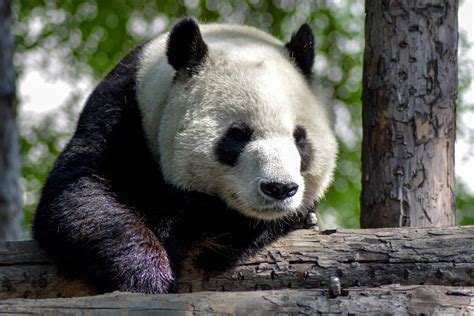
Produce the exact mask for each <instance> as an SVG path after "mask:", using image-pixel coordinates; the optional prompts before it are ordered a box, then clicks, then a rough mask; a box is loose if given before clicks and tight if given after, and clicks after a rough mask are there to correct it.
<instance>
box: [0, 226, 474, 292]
mask: <svg viewBox="0 0 474 316" xmlns="http://www.w3.org/2000/svg"><path fill="white" fill-rule="evenodd" d="M473 246H474V226H464V227H442V228H390V229H361V230H349V229H338V230H337V231H326V232H323V233H321V234H319V233H318V232H317V231H314V230H299V231H296V232H293V233H292V234H290V235H289V236H287V237H286V238H283V239H281V240H280V241H278V242H276V243H274V244H272V245H270V246H269V247H267V248H266V249H263V250H261V251H260V252H259V253H258V254H256V255H255V256H253V257H251V258H248V259H247V260H245V261H243V262H241V263H240V264H238V265H237V266H236V267H235V268H233V269H231V270H229V271H227V272H225V273H220V274H207V273H203V272H202V271H197V270H193V269H192V268H186V269H184V270H183V272H182V276H181V278H180V284H181V287H180V291H181V292H199V291H249V290H275V289H286V288H300V289H302V288H303V289H304V288H326V287H327V284H328V280H329V278H330V277H331V276H337V277H339V279H340V281H341V285H342V287H343V288H347V287H353V286H369V287H371V286H380V285H384V284H394V283H399V284H403V285H419V284H431V285H450V286H472V285H474V252H473V251H472V249H473ZM90 294H95V293H94V291H93V290H92V289H91V288H89V287H87V286H85V285H84V284H83V283H81V282H80V281H77V280H69V279H67V278H65V276H64V275H62V274H60V273H58V271H57V269H56V267H55V266H54V264H52V263H51V261H50V260H49V259H48V258H47V257H46V256H45V255H44V253H43V252H42V251H41V250H40V249H39V248H38V247H37V245H36V244H35V243H34V242H32V241H28V242H6V243H0V299H6V298H19V297H24V298H46V297H70V296H81V295H90Z"/></svg>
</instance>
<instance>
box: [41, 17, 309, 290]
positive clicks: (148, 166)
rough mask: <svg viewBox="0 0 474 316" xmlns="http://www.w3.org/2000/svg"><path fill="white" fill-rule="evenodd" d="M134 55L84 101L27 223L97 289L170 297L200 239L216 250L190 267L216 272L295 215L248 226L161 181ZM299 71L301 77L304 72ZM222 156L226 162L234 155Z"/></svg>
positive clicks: (190, 26) (63, 263)
mask: <svg viewBox="0 0 474 316" xmlns="http://www.w3.org/2000/svg"><path fill="white" fill-rule="evenodd" d="M180 23H181V24H182V25H185V26H187V29H185V30H184V31H183V30H182V33H183V34H180V36H194V35H195V34H192V33H193V32H195V27H194V26H195V23H194V21H192V20H190V19H186V20H184V21H181V22H180ZM304 31H305V32H307V29H306V27H305V29H304ZM309 32H310V31H309ZM311 38H312V33H311ZM297 39H298V41H296V42H294V43H293V44H288V46H287V47H289V49H291V50H292V51H301V47H295V46H297V45H301V43H302V40H301V39H300V38H297ZM177 43H178V44H177V45H176V46H173V45H170V47H169V48H168V49H169V50H168V58H169V60H170V64H171V65H172V66H174V67H177V68H179V67H185V68H186V69H193V68H195V66H196V65H195V63H198V62H199V60H197V61H196V60H190V59H189V58H190V57H189V55H187V54H186V49H189V47H188V48H187V47H180V45H179V42H177ZM303 44H304V43H303ZM196 47H197V49H199V50H200V54H202V55H200V56H198V59H199V58H202V57H203V56H205V54H206V50H205V47H200V46H199V45H198V46H196V45H194V46H193V48H192V49H194V48H196ZM312 49H313V47H312V46H311V54H313V52H312ZM141 51H142V46H139V47H137V48H135V49H134V50H133V51H131V52H130V53H129V54H128V55H127V56H126V57H125V58H123V60H122V61H120V63H119V64H118V65H117V66H116V67H115V68H114V69H113V70H112V71H110V73H109V74H108V75H107V76H106V77H105V78H104V79H103V80H102V81H101V82H100V83H99V84H98V86H97V87H96V88H95V90H94V91H93V93H92V94H91V95H90V97H89V98H88V100H87V103H86V105H85V107H84V109H83V111H82V113H81V115H80V118H79V121H78V124H77V129H76V131H75V133H74V135H73V137H72V139H71V140H70V141H69V143H68V144H67V146H66V147H65V148H64V150H63V151H62V153H61V154H60V156H59V157H58V158H57V160H56V162H55V164H54V167H53V169H52V171H51V173H50V174H49V177H48V179H47V181H46V183H45V185H44V189H43V191H42V196H41V200H40V202H39V205H38V208H37V210H36V213H35V216H34V222H33V226H32V232H33V236H34V238H35V239H36V240H38V241H39V243H40V246H41V247H43V248H44V249H45V250H46V251H47V252H48V254H49V255H51V256H52V257H54V258H55V259H56V260H57V262H58V263H59V266H60V268H62V269H64V270H65V271H66V272H68V273H71V274H73V275H78V276H80V277H82V278H84V279H86V280H88V281H89V282H90V283H91V284H92V285H94V286H95V287H96V288H97V290H98V291H99V292H106V291H112V290H122V291H136V292H146V293H164V292H172V291H176V289H177V283H176V281H177V277H178V273H179V270H180V268H181V267H180V264H181V263H182V262H183V260H185V259H186V257H187V256H188V254H189V251H190V249H191V248H192V247H196V245H198V246H199V243H200V242H204V241H206V240H212V244H213V245H219V246H218V247H208V246H206V243H205V242H204V243H203V244H202V246H201V248H200V250H199V254H198V255H197V256H196V257H195V258H194V260H193V262H194V263H195V264H196V265H197V266H198V267H200V268H203V269H207V270H222V269H225V268H227V267H229V266H230V265H232V264H233V263H235V262H236V260H238V259H239V258H241V257H242V255H245V254H248V253H251V252H252V251H254V250H256V249H259V248H260V247H262V246H263V245H265V244H267V243H269V242H271V241H273V240H275V239H277V238H278V237H280V236H283V235H285V234H286V233H288V232H289V231H291V230H293V229H295V228H298V227H301V226H302V223H303V216H304V214H300V215H298V214H297V215H294V216H293V217H292V218H286V219H285V220H284V221H280V222H277V223H275V222H266V221H255V220H253V219H249V218H247V217H245V216H244V215H241V214H240V213H239V212H237V211H235V210H232V209H229V208H228V207H227V206H226V204H225V203H224V202H223V201H221V200H220V199H218V198H216V197H211V196H209V195H206V194H201V193H196V192H186V191H182V190H179V189H176V188H174V187H172V186H170V185H167V184H166V183H165V182H164V180H163V178H162V175H161V173H160V168H159V166H158V164H157V163H156V160H155V159H153V157H152V154H151V153H150V150H149V149H148V147H147V143H146V140H145V138H144V131H143V129H142V123H141V117H140V112H139V109H138V105H137V97H136V80H135V77H136V76H135V75H136V72H137V67H138V58H139V56H140V54H141ZM311 54H310V55H309V56H303V57H301V56H300V57H298V55H295V57H296V58H297V59H298V60H297V61H296V64H297V65H299V66H301V67H309V66H311V65H312V60H308V58H309V59H312V58H313V57H314V55H311ZM193 56H196V54H193ZM310 64H311V65H310ZM303 73H304V74H305V75H309V74H310V72H309V70H308V69H303ZM301 133H304V132H301ZM303 148H304V146H303ZM222 155H223V156H225V150H224V153H223V154H222ZM222 159H223V160H226V159H227V160H228V161H229V163H231V164H232V162H233V161H234V162H235V159H236V157H227V158H226V157H224V158H222Z"/></svg>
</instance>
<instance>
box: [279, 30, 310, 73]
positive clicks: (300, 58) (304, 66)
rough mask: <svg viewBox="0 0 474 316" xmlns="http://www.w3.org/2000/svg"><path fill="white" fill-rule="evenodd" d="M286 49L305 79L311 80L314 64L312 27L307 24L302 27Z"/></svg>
mask: <svg viewBox="0 0 474 316" xmlns="http://www.w3.org/2000/svg"><path fill="white" fill-rule="evenodd" d="M285 47H286V49H287V50H288V53H289V54H290V57H291V58H292V59H293V60H294V61H295V63H296V65H297V66H298V68H300V70H301V71H302V72H303V74H304V75H305V77H306V78H308V79H311V76H312V68H313V63H314V35H313V31H312V30H311V27H310V26H309V25H308V24H307V23H305V24H303V25H301V26H300V28H299V30H298V31H297V32H296V33H293V35H292V36H291V40H290V41H289V42H288V43H286V44H285Z"/></svg>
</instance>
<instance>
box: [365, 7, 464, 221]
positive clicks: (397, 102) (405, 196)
mask: <svg viewBox="0 0 474 316" xmlns="http://www.w3.org/2000/svg"><path fill="white" fill-rule="evenodd" d="M457 5H458V1H456V0H423V1H411V0H399V1H388V0H386V1H380V0H366V14H367V16H366V25H365V36H366V48H365V55H364V76H363V128H364V135H363V149H362V195H361V226H362V227H364V228H373V227H401V226H411V227H417V226H445V225H454V224H455V195H454V141H455V131H456V117H455V111H456V97H457V42H458V24H457Z"/></svg>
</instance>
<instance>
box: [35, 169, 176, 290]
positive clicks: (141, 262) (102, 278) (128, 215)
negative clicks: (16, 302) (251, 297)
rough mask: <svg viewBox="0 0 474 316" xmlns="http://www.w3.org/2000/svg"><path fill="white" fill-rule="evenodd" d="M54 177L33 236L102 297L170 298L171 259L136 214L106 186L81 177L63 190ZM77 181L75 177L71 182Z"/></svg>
mask: <svg viewBox="0 0 474 316" xmlns="http://www.w3.org/2000/svg"><path fill="white" fill-rule="evenodd" d="M58 176H60V175H59V174H57V173H56V174H53V175H52V177H51V179H50V181H49V182H50V183H49V185H46V187H45V190H44V192H43V198H42V200H41V202H40V205H39V207H38V209H37V212H36V216H35V220H34V225H33V234H34V237H35V239H37V240H38V241H39V243H40V245H41V246H42V248H44V249H46V250H47V252H48V253H49V254H50V255H52V256H54V257H55V258H56V259H57V260H58V262H59V266H60V268H61V267H63V268H65V269H67V270H66V272H70V273H73V274H74V275H77V274H78V273H77V272H78V271H79V272H80V275H79V276H80V277H83V278H85V279H87V280H89V281H90V282H91V283H92V284H93V285H95V286H96V287H97V288H98V291H99V292H108V291H113V290H120V291H132V292H144V293H165V292H169V291H170V290H172V289H174V288H175V277H174V273H173V270H172V264H171V262H170V258H169V256H168V254H167V252H166V250H165V248H164V247H163V244H162V243H161V242H160V240H158V238H157V237H156V235H155V234H154V233H153V232H152V231H151V230H150V229H149V228H148V227H147V226H146V225H145V223H144V220H143V218H142V217H141V216H139V215H138V213H136V212H135V211H134V210H133V209H132V208H130V207H128V206H127V205H124V204H122V203H120V202H118V201H117V199H116V198H115V196H114V194H113V193H111V191H109V190H108V188H107V185H106V182H107V181H106V180H104V179H100V177H98V176H94V177H90V176H81V177H79V178H76V179H73V180H71V181H69V183H67V184H65V183H64V179H61V183H62V186H61V187H57V186H55V185H54V184H55V183H54V180H55V177H56V178H57V177H58ZM72 178H74V177H72Z"/></svg>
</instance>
